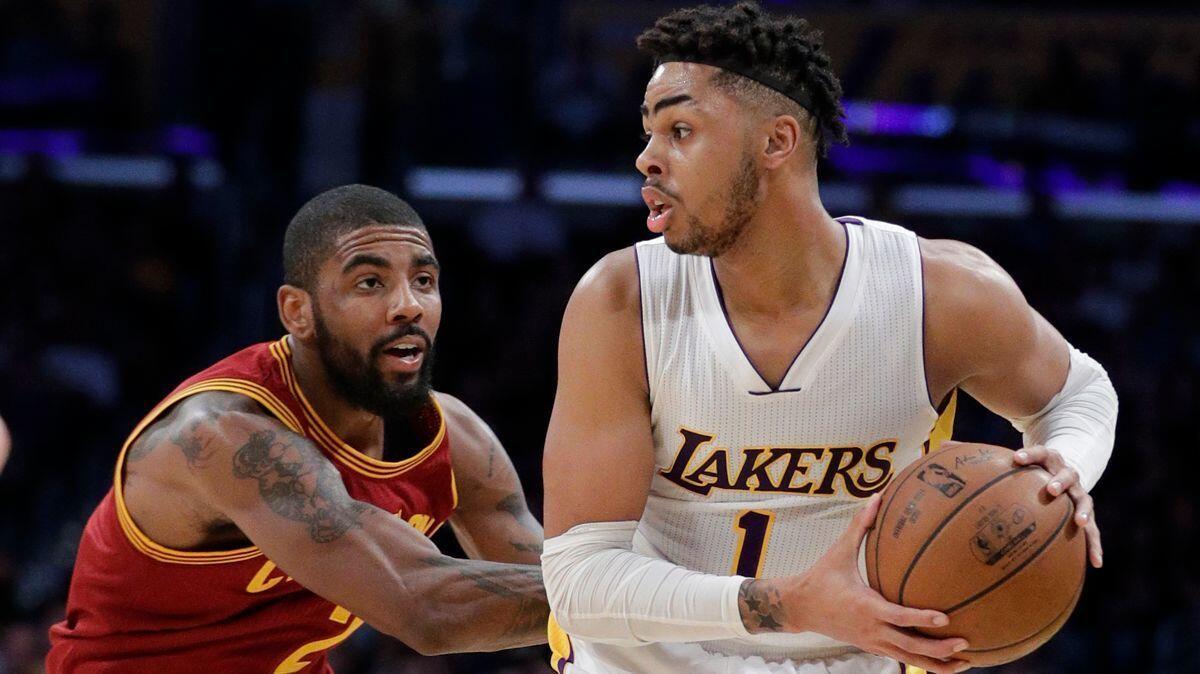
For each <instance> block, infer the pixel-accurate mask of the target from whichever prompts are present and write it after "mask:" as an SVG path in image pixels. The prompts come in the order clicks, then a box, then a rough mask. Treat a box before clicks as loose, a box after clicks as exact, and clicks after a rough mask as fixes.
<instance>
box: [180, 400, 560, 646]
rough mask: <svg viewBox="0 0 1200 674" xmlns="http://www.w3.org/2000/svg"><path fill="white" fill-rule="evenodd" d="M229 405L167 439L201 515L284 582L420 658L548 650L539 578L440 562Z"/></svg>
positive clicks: (198, 415)
mask: <svg viewBox="0 0 1200 674" xmlns="http://www.w3.org/2000/svg"><path fill="white" fill-rule="evenodd" d="M227 395H229V394H200V395H197V396H195V397H194V398H190V399H188V400H186V401H184V402H183V403H181V404H180V407H179V408H178V409H177V410H176V412H175V413H174V414H173V417H174V421H173V426H174V427H173V428H172V429H171V431H172V432H171V434H170V437H172V438H174V440H173V442H175V443H176V444H177V445H179V446H180V448H181V449H183V450H184V452H185V453H187V454H188V455H189V458H190V459H191V460H190V461H189V462H188V467H187V469H186V470H187V471H188V480H189V481H190V482H191V484H192V485H193V486H194V487H195V489H196V490H197V492H198V493H199V494H200V495H201V498H202V499H203V500H204V501H205V502H206V504H207V505H209V506H211V507H212V508H214V509H215V510H217V511H218V512H220V513H222V514H223V515H224V516H225V517H227V518H229V519H230V520H231V521H232V522H233V523H234V524H235V525H236V526H237V527H238V528H239V529H240V530H241V531H242V532H243V533H244V534H245V535H246V536H247V537H248V538H249V539H250V540H251V541H252V542H253V543H254V544H255V545H257V546H258V547H260V548H261V549H262V550H263V552H264V553H266V555H267V556H268V557H269V558H270V559H271V560H272V561H273V562H275V563H276V564H277V565H278V566H279V568H280V569H281V570H283V571H284V572H286V573H287V574H288V575H290V576H291V577H293V578H294V579H295V580H296V581H297V582H299V583H300V584H302V585H303V586H305V587H306V588H308V589H310V590H312V591H313V592H315V593H317V594H319V595H321V596H322V597H325V598H326V599H328V600H330V601H332V602H335V603H337V604H338V605H340V606H343V607H345V608H346V609H347V610H349V611H350V612H352V613H354V614H356V615H358V616H359V617H361V618H363V620H365V621H366V622H368V623H370V624H371V625H373V626H375V627H377V628H378V629H380V630H382V631H384V632H386V633H388V634H390V635H392V636H394V637H396V638H398V639H400V640H402V641H404V642H405V643H406V644H408V645H409V646H411V647H413V648H414V649H416V650H418V651H419V652H422V653H426V654H430V653H443V652H455V651H485V650H498V649H503V648H512V647H516V646H526V645H530V644H537V643H543V642H545V634H544V626H545V619H546V616H547V609H546V599H545V591H544V589H543V587H542V582H541V573H540V570H539V569H538V568H537V567H533V566H519V565H514V564H496V563H491V562H476V561H467V560H460V559H454V558H451V557H446V556H444V555H442V554H441V553H440V552H439V551H438V549H437V547H436V546H434V544H433V543H432V542H431V541H430V540H429V539H427V538H425V536H423V535H421V534H420V533H418V532H417V531H416V530H415V529H413V528H412V527H411V526H409V525H408V524H407V523H405V522H404V521H402V520H401V519H399V518H397V517H394V516H392V515H391V514H389V513H387V512H385V511H383V510H381V509H379V508H376V507H375V506H372V505H369V504H366V503H363V502H361V501H357V500H355V499H353V498H351V497H350V495H349V494H348V493H347V492H346V488H345V485H344V484H343V483H342V480H341V476H340V474H339V473H338V472H337V469H336V468H334V466H333V465H332V464H331V463H330V462H329V460H328V459H326V458H325V457H324V456H323V455H322V454H321V452H320V451H319V450H318V449H317V448H316V447H315V446H314V445H313V444H312V443H311V442H309V440H307V439H306V438H304V437H303V436H300V435H297V434H295V433H293V432H291V431H290V430H289V429H287V428H286V427H285V426H283V425H282V424H281V423H279V422H278V421H276V420H274V419H272V418H269V417H267V416H265V415H263V414H262V413H261V411H260V410H257V409H256V408H254V407H253V405H252V404H242V405H240V406H233V407H232V408H231V406H230V405H229V404H228V401H214V400H213V399H212V396H227ZM214 402H216V403H217V404H212V403H214ZM247 403H248V401H247Z"/></svg>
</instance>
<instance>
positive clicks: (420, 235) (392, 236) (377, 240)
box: [330, 224, 434, 266]
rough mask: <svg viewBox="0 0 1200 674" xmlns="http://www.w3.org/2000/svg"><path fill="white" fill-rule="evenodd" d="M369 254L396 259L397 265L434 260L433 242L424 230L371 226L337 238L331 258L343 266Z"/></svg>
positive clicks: (412, 226)
mask: <svg viewBox="0 0 1200 674" xmlns="http://www.w3.org/2000/svg"><path fill="white" fill-rule="evenodd" d="M366 253H369V254H372V255H377V256H382V257H386V258H389V259H392V258H394V259H395V261H397V262H399V261H404V260H408V259H413V258H432V257H433V256H434V253H433V240H432V239H431V238H430V237H429V232H428V231H427V230H426V229H425V228H424V227H418V226H414V225H378V224H370V225H366V226H365V227H359V228H358V229H355V230H353V231H350V232H346V233H345V234H342V235H340V236H338V237H337V239H335V240H334V244H333V254H332V255H331V256H330V258H331V261H332V262H334V263H335V264H338V265H339V266H340V265H341V264H342V263H344V262H345V261H347V260H350V259H351V258H353V257H355V256H356V255H362V254H366Z"/></svg>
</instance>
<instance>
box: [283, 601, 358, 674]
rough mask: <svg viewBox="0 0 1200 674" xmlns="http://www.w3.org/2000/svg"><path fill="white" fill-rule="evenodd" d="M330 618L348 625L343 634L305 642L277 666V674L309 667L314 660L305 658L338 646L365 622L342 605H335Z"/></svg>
mask: <svg viewBox="0 0 1200 674" xmlns="http://www.w3.org/2000/svg"><path fill="white" fill-rule="evenodd" d="M329 619H330V620H332V621H333V622H335V623H339V624H342V625H346V629H345V631H343V632H342V633H341V634H337V635H335V636H332V637H329V638H328V639H321V640H319V641H314V642H312V643H307V644H304V645H303V646H301V647H300V648H297V649H296V650H294V651H292V654H291V655H289V656H288V657H287V659H286V660H284V661H283V662H281V663H279V666H278V667H276V668H275V674H292V672H298V671H300V670H302V669H304V668H305V667H308V666H309V665H310V664H312V662H310V661H309V660H305V658H307V657H308V656H310V655H313V654H314V653H320V652H322V651H327V650H329V649H330V648H333V647H334V646H337V645H338V644H340V643H342V642H343V641H345V640H346V639H348V638H349V637H350V635H351V634H353V633H354V630H356V629H358V628H359V627H361V626H362V624H363V621H362V618H356V617H355V616H353V615H351V614H350V612H349V611H347V610H346V609H344V608H342V607H341V606H335V607H334V608H333V613H331V614H330V615H329Z"/></svg>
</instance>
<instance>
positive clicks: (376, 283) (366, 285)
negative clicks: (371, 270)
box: [354, 276, 383, 290]
mask: <svg viewBox="0 0 1200 674" xmlns="http://www.w3.org/2000/svg"><path fill="white" fill-rule="evenodd" d="M354 287H356V288H358V289H359V290H375V289H376V288H382V287H383V282H382V281H380V280H379V279H378V278H376V277H374V276H368V277H366V278H363V279H361V280H359V282H358V283H356V284H354Z"/></svg>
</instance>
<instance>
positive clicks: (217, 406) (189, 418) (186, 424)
mask: <svg viewBox="0 0 1200 674" xmlns="http://www.w3.org/2000/svg"><path fill="white" fill-rule="evenodd" d="M291 432H292V431H291V430H290V429H289V428H288V427H287V426H285V425H284V424H283V422H281V421H279V420H278V419H276V418H275V417H274V416H272V415H271V414H269V413H268V412H267V411H266V410H265V409H263V408H262V407H261V406H260V405H259V404H258V403H257V402H256V401H254V400H252V399H251V398H249V397H247V396H244V395H241V394H239V393H231V392H227V391H203V392H200V393H195V394H193V395H190V396H188V397H186V398H184V399H183V400H180V401H179V402H178V403H176V404H175V405H174V406H173V407H171V409H169V410H167V411H165V412H164V413H163V414H162V415H161V416H160V417H159V418H158V419H156V420H155V421H154V422H153V423H152V424H150V425H149V426H148V427H147V428H146V429H145V430H144V431H143V432H141V433H140V434H139V435H138V436H137V437H136V438H135V439H134V441H133V443H132V444H131V445H130V449H129V459H130V461H131V462H138V460H139V459H140V458H141V457H144V456H146V455H148V454H150V453H152V452H154V450H156V449H158V448H159V447H162V446H164V445H170V446H178V447H180V448H182V449H184V450H185V451H184V455H185V458H187V450H188V448H189V447H188V446H184V445H183V444H181V442H184V441H185V440H184V439H187V442H190V443H192V445H196V446H203V447H204V451H205V453H206V454H208V455H216V454H220V453H228V452H232V451H234V450H236V449H237V448H238V447H240V446H241V444H242V443H243V442H244V441H245V438H247V437H250V436H252V435H254V434H255V433H270V434H272V435H273V436H278V435H288V434H291ZM154 453H155V454H160V453H158V452H154ZM162 454H165V455H166V456H175V454H177V453H176V452H164V453H162ZM153 463H154V464H157V465H160V466H162V467H164V468H170V462H167V463H166V464H162V463H161V462H153ZM191 463H194V462H190V463H189V465H191Z"/></svg>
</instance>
